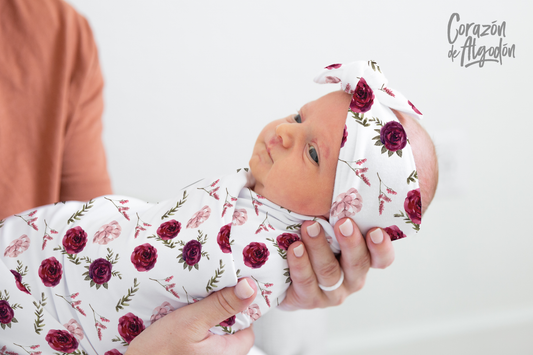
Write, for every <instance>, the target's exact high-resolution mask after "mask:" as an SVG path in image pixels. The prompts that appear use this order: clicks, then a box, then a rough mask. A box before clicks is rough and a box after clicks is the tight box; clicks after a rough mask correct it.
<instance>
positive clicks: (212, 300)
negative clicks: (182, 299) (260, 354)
mask: <svg viewBox="0 0 533 355" xmlns="http://www.w3.org/2000/svg"><path fill="white" fill-rule="evenodd" d="M256 293H257V286H256V285H255V282H253V280H252V279H250V278H243V279H241V280H240V281H239V283H238V284H237V286H235V287H228V288H225V289H223V290H220V291H218V292H215V293H212V294H211V295H209V296H208V297H206V298H204V299H203V300H201V301H199V302H196V303H193V304H190V305H188V306H187V307H182V308H179V309H177V310H175V311H174V312H172V313H170V314H168V315H167V316H165V317H163V318H161V319H159V320H158V321H157V322H155V323H153V324H152V325H150V326H149V327H148V328H146V329H145V330H144V331H143V332H142V333H141V334H139V336H137V337H136V338H135V339H133V341H132V342H131V344H130V346H129V348H128V351H127V352H126V355H137V354H143V355H144V354H151V355H166V354H168V355H171V354H172V355H178V354H188V355H189V354H232V355H233V354H247V353H248V351H249V350H250V348H251V347H252V345H253V343H254V333H253V330H252V327H249V328H247V329H244V330H241V331H238V332H237V333H235V334H233V335H215V334H212V333H210V332H209V329H210V328H212V327H214V326H216V325H217V324H219V323H220V322H222V321H224V320H226V319H228V318H229V317H231V316H233V315H235V314H237V313H239V312H241V311H243V310H245V309H246V308H247V307H248V306H249V305H250V304H251V303H252V301H253V300H254V298H255V295H256Z"/></svg>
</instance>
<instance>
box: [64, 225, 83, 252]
mask: <svg viewBox="0 0 533 355" xmlns="http://www.w3.org/2000/svg"><path fill="white" fill-rule="evenodd" d="M85 245H87V233H86V232H85V231H84V230H83V229H82V228H81V227H79V226H77V227H74V228H70V229H69V230H68V231H67V233H65V236H64V237H63V247H64V248H65V251H66V252H67V253H68V254H78V253H79V252H81V251H82V250H83V248H85Z"/></svg>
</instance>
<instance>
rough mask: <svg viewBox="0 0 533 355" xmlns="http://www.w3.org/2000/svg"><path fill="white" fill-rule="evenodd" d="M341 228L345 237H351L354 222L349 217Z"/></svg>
mask: <svg viewBox="0 0 533 355" xmlns="http://www.w3.org/2000/svg"><path fill="white" fill-rule="evenodd" d="M339 230H340V231H341V234H342V235H343V236H345V237H351V236H352V234H353V224H352V222H351V221H350V220H349V219H347V220H346V221H344V223H343V224H341V225H340V227H339Z"/></svg>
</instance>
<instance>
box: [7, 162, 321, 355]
mask: <svg viewBox="0 0 533 355" xmlns="http://www.w3.org/2000/svg"><path fill="white" fill-rule="evenodd" d="M250 180H251V178H250V176H249V173H248V172H246V171H245V170H241V171H240V172H237V173H236V174H234V175H230V176H226V177H221V178H216V179H205V180H202V181H199V182H197V183H196V184H194V185H191V186H189V187H187V189H186V190H183V191H181V192H180V194H179V195H178V196H177V197H175V198H173V199H170V200H167V201H163V202H159V203H156V204H150V203H146V202H144V201H139V200H136V199H134V198H130V197H123V196H103V197H100V198H97V199H94V200H91V201H88V202H66V203H58V204H55V205H49V206H44V207H40V208H37V209H34V210H32V211H28V212H27V213H22V214H20V215H16V216H12V217H9V218H7V219H6V220H4V221H2V222H1V223H0V226H1V227H0V251H3V252H2V253H0V349H2V348H3V347H4V346H5V347H6V348H5V349H4V350H5V351H12V352H14V353H20V352H21V349H20V347H18V346H17V345H15V344H18V345H22V346H26V349H28V350H29V351H32V350H33V349H37V350H35V351H42V353H54V352H55V353H75V354H83V352H85V353H87V354H92V353H95V352H96V353H98V354H124V353H125V352H126V350H127V347H128V345H129V344H130V343H131V341H132V340H133V339H135V337H136V336H138V335H139V334H140V333H141V332H142V331H143V330H144V329H146V328H147V327H148V326H150V325H151V324H153V323H154V322H156V321H157V320H159V319H161V318H162V317H164V316H166V315H167V314H169V313H170V312H172V311H174V310H176V309H178V308H180V307H183V306H186V305H188V304H190V303H194V302H196V301H198V300H200V299H202V298H204V297H206V296H207V295H209V294H210V293H211V292H213V291H217V290H220V289H222V288H224V287H227V286H233V285H235V284H236V283H237V280H238V279H239V278H241V277H244V276H250V277H253V279H254V280H255V281H256V282H257V286H258V289H259V290H261V291H260V292H259V293H258V295H257V298H256V299H255V300H254V302H253V304H252V305H251V306H250V307H249V308H248V309H247V310H245V311H243V312H242V313H240V314H238V315H237V316H236V317H231V318H229V319H227V320H225V321H224V322H221V323H220V324H219V325H217V326H216V327H215V328H213V329H212V331H213V332H214V333H217V334H226V333H234V332H235V331H237V330H239V329H243V328H245V327H248V326H249V325H250V324H251V323H253V322H254V321H256V320H257V319H258V318H259V317H260V316H261V315H262V314H265V313H266V312H268V310H269V309H270V308H271V307H274V306H276V305H277V304H279V303H281V301H282V300H283V298H284V297H285V292H286V290H287V288H288V287H289V285H290V277H289V274H288V265H287V260H286V251H287V249H288V247H289V246H290V244H292V243H294V242H295V241H297V240H300V233H299V228H300V225H301V223H302V222H303V221H304V220H305V219H312V217H306V216H300V215H297V214H295V213H289V212H288V211H287V210H286V209H283V208H281V207H279V206H277V205H275V204H273V203H271V202H270V201H268V200H266V199H265V198H263V197H262V196H260V195H257V194H256V193H255V192H253V191H251V190H250V189H248V188H247V187H246V183H247V181H250ZM30 215H31V216H30ZM27 221H31V223H28V222H27Z"/></svg>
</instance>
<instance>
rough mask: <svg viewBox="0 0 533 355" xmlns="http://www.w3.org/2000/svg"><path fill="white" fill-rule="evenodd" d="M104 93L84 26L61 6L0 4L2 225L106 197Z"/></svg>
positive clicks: (21, 1) (22, 1) (46, 1)
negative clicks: (48, 207)
mask: <svg viewBox="0 0 533 355" xmlns="http://www.w3.org/2000/svg"><path fill="white" fill-rule="evenodd" d="M102 89H103V78H102V74H101V70H100V65H99V61H98V53H97V48H96V44H95V42H94V38H93V35H92V32H91V29H90V27H89V24H88V23H87V21H86V19H85V18H83V17H82V16H81V15H79V14H78V13H77V12H76V11H75V10H74V9H73V8H72V7H71V6H70V5H68V4H67V3H65V2H63V1H62V0H39V1H34V0H0V219H2V218H5V217H6V216H8V215H11V214H14V213H18V212H21V211H23V210H26V209H29V208H32V207H36V206H39V205H44V204H48V203H53V202H57V201H62V200H82V201H83V200H88V199H90V198H92V197H96V196H99V195H103V194H108V193H111V186H110V181H109V176H108V173H107V167H106V159H105V153H104V148H103V144H102V138H101V135H102V122H101V116H102V111H103V98H102Z"/></svg>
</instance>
